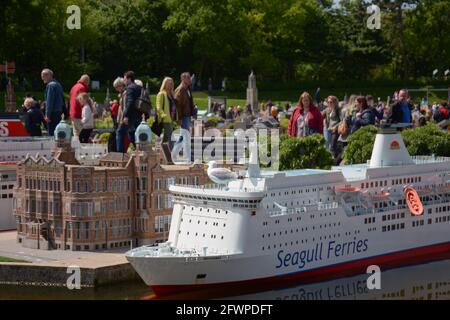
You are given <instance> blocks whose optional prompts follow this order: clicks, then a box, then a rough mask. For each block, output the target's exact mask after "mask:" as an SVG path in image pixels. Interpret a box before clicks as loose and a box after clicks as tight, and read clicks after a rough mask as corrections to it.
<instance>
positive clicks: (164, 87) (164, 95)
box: [156, 77, 177, 150]
mask: <svg viewBox="0 0 450 320" xmlns="http://www.w3.org/2000/svg"><path fill="white" fill-rule="evenodd" d="M173 89H174V83H173V79H172V78H169V77H165V78H164V80H163V82H162V84H161V89H160V90H159V93H158V95H157V96H156V113H157V115H158V121H159V123H160V124H161V125H162V128H163V133H164V136H163V143H165V144H168V145H169V148H170V149H171V150H172V147H173V144H172V131H173V124H172V122H173V121H176V120H177V106H176V104H175V98H174V91H173Z"/></svg>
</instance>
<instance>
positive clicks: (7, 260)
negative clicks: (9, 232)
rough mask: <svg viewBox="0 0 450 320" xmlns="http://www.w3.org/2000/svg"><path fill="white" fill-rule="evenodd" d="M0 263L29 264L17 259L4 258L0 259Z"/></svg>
mask: <svg viewBox="0 0 450 320" xmlns="http://www.w3.org/2000/svg"><path fill="white" fill-rule="evenodd" d="M0 262H27V263H29V261H25V260H17V259H12V258H6V257H0Z"/></svg>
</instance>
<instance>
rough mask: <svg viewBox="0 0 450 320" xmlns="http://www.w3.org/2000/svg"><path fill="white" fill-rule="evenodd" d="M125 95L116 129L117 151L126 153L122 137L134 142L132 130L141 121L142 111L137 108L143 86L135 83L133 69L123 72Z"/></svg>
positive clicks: (133, 130)
mask: <svg viewBox="0 0 450 320" xmlns="http://www.w3.org/2000/svg"><path fill="white" fill-rule="evenodd" d="M123 80H124V83H125V86H126V87H125V92H124V94H125V96H126V100H125V101H126V102H125V105H124V109H123V116H122V122H121V123H119V128H118V130H117V136H116V139H117V142H116V143H117V152H122V153H126V152H127V150H125V145H124V137H125V136H126V135H128V137H129V139H130V141H131V142H132V143H133V144H134V143H135V139H134V132H135V131H136V128H137V127H138V126H139V123H140V122H141V117H142V112H141V111H140V110H139V109H138V106H139V101H140V98H141V94H142V91H143V88H142V87H141V86H139V85H137V84H136V83H135V80H136V77H135V75H134V72H133V71H128V72H125V74H124V78H123Z"/></svg>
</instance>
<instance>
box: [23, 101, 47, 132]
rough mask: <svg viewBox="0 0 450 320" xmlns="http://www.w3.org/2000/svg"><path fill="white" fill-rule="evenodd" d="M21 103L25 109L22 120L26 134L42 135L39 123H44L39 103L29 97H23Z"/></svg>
mask: <svg viewBox="0 0 450 320" xmlns="http://www.w3.org/2000/svg"><path fill="white" fill-rule="evenodd" d="M23 105H24V107H25V109H26V113H25V115H24V117H23V118H24V119H23V120H24V122H25V129H27V132H28V134H29V135H30V136H32V137H39V136H42V130H41V125H42V124H43V123H44V115H43V114H42V112H41V109H40V106H39V103H38V102H37V101H35V100H34V99H33V98H31V97H29V98H26V99H25V102H24V103H23Z"/></svg>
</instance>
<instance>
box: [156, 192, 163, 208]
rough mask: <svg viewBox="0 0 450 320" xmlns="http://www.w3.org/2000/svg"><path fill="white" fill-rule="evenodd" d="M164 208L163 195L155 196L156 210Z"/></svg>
mask: <svg viewBox="0 0 450 320" xmlns="http://www.w3.org/2000/svg"><path fill="white" fill-rule="evenodd" d="M163 208H164V195H162V194H159V195H157V196H156V209H163Z"/></svg>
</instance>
